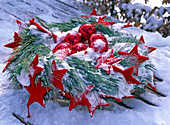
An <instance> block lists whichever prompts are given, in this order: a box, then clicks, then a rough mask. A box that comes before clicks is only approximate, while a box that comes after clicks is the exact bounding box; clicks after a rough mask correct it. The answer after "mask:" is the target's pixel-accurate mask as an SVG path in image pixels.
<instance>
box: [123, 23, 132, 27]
mask: <svg viewBox="0 0 170 125" xmlns="http://www.w3.org/2000/svg"><path fill="white" fill-rule="evenodd" d="M127 27H132V25H131V24H130V22H128V23H127V24H125V25H124V26H123V27H122V28H127Z"/></svg>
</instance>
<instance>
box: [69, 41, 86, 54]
mask: <svg viewBox="0 0 170 125" xmlns="http://www.w3.org/2000/svg"><path fill="white" fill-rule="evenodd" d="M86 49H87V45H85V44H84V43H77V44H75V45H74V46H72V53H76V52H79V51H83V50H86Z"/></svg>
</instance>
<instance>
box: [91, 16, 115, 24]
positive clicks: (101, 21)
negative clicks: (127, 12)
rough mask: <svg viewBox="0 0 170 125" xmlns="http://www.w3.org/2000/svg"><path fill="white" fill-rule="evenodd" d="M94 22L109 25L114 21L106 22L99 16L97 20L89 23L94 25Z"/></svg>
mask: <svg viewBox="0 0 170 125" xmlns="http://www.w3.org/2000/svg"><path fill="white" fill-rule="evenodd" d="M96 24H102V25H104V26H110V25H113V24H115V22H107V21H105V20H104V19H103V18H101V17H99V19H98V22H96V23H91V25H96Z"/></svg>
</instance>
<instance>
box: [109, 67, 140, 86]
mask: <svg viewBox="0 0 170 125" xmlns="http://www.w3.org/2000/svg"><path fill="white" fill-rule="evenodd" d="M112 67H113V71H114V72H118V73H121V74H122V75H123V76H124V78H125V80H126V82H127V83H128V84H141V83H140V82H139V81H138V80H136V79H135V78H134V77H133V76H132V73H133V69H134V66H132V67H129V68H127V69H125V70H121V69H120V68H118V67H116V66H114V65H113V66H112Z"/></svg>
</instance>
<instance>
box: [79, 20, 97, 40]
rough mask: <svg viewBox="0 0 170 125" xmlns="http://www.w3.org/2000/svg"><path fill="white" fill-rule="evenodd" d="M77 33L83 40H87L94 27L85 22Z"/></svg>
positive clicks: (94, 31) (94, 30)
mask: <svg viewBox="0 0 170 125" xmlns="http://www.w3.org/2000/svg"><path fill="white" fill-rule="evenodd" d="M79 33H80V34H81V37H82V39H83V40H88V39H89V38H90V37H91V35H92V34H94V33H96V29H95V27H94V26H92V25H91V24H90V23H86V24H83V25H82V26H81V27H80V28H79Z"/></svg>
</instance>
